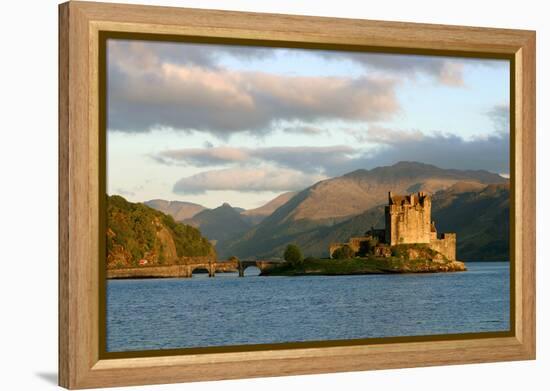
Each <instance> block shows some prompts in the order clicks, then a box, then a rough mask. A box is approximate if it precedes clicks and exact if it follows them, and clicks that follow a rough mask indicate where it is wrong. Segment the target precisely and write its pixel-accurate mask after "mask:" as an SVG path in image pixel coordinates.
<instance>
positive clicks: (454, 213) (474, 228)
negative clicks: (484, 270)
mask: <svg viewBox="0 0 550 391" xmlns="http://www.w3.org/2000/svg"><path fill="white" fill-rule="evenodd" d="M432 219H433V220H435V222H436V225H437V229H438V231H439V232H456V234H457V248H456V251H457V256H458V257H459V259H464V260H476V261H495V260H508V259H509V254H510V237H509V235H510V185H509V184H508V183H505V184H495V185H489V186H486V187H484V188H481V189H479V188H477V189H472V188H471V187H470V188H469V189H465V188H463V187H462V188H457V186H453V187H451V188H449V189H447V190H444V191H440V192H438V193H436V194H435V195H434V196H433V202H432Z"/></svg>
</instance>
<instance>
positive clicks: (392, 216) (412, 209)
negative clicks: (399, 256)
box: [386, 197, 432, 246]
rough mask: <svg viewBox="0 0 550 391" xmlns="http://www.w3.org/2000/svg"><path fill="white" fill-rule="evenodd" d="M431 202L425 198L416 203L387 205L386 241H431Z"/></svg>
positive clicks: (390, 242)
mask: <svg viewBox="0 0 550 391" xmlns="http://www.w3.org/2000/svg"><path fill="white" fill-rule="evenodd" d="M431 209H432V208H431V202H430V199H429V198H427V197H426V198H425V199H424V200H423V202H422V203H416V204H414V205H388V206H386V243H388V244H390V245H392V246H394V245H396V244H401V243H405V244H406V243H429V242H430V239H431V236H432V235H431Z"/></svg>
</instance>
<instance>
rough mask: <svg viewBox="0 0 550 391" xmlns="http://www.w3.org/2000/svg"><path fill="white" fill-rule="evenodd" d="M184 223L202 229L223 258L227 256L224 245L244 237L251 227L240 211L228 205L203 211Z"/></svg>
mask: <svg viewBox="0 0 550 391" xmlns="http://www.w3.org/2000/svg"><path fill="white" fill-rule="evenodd" d="M184 222H185V223H186V224H189V225H191V226H193V227H196V228H198V229H200V231H201V232H202V234H203V235H205V236H206V237H207V238H208V239H209V240H211V241H212V242H213V243H215V245H216V250H217V252H218V254H219V256H220V257H221V258H223V257H224V256H225V255H226V254H225V252H224V251H223V248H224V247H223V246H224V243H225V242H226V241H227V240H229V239H232V238H234V237H236V236H240V235H242V234H243V233H244V232H246V231H248V230H249V229H250V227H251V225H250V224H249V223H248V222H246V221H245V220H244V219H243V217H242V216H241V214H240V212H239V210H236V209H235V208H233V207H232V206H231V205H229V204H228V203H224V204H223V205H221V206H219V207H217V208H215V209H206V210H203V211H202V212H199V213H197V214H196V215H195V216H193V218H191V219H187V220H185V221H184Z"/></svg>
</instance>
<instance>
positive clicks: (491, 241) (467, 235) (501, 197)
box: [240, 182, 510, 261]
mask: <svg viewBox="0 0 550 391" xmlns="http://www.w3.org/2000/svg"><path fill="white" fill-rule="evenodd" d="M509 199H510V191H509V184H507V183H504V184H493V185H483V184H479V183H475V182H473V183H472V182H458V183H456V184H455V185H453V186H451V187H450V188H448V189H446V190H442V191H439V192H437V193H436V194H434V195H433V198H432V219H433V220H434V221H435V222H436V226H437V229H438V232H456V234H457V257H458V259H460V260H466V261H472V260H476V261H491V260H507V259H509V213H510V207H509ZM384 226H385V223H384V206H382V205H379V206H376V207H374V208H371V209H369V210H367V211H365V212H363V213H361V214H360V215H357V216H355V217H352V218H351V219H348V220H346V221H343V222H341V223H338V224H335V225H333V226H330V227H328V226H322V227H318V228H314V229H312V230H309V231H306V232H302V233H298V234H294V235H289V236H287V237H281V238H279V240H277V239H272V240H271V241H264V242H263V244H265V245H268V246H270V247H269V250H267V251H265V250H264V252H263V256H266V257H280V254H282V252H283V251H284V248H285V247H286V245H287V244H288V243H289V242H292V243H296V244H297V245H298V246H299V247H300V248H301V249H302V252H303V253H304V254H306V255H308V256H314V257H326V256H328V246H329V245H330V243H334V242H346V241H347V240H348V239H349V238H350V237H352V236H361V235H363V234H364V233H365V231H367V230H369V229H370V228H371V227H375V228H383V227H384ZM254 249H255V250H257V251H259V253H260V254H262V250H261V248H260V246H258V247H255V248H254ZM240 255H241V256H243V255H242V254H240Z"/></svg>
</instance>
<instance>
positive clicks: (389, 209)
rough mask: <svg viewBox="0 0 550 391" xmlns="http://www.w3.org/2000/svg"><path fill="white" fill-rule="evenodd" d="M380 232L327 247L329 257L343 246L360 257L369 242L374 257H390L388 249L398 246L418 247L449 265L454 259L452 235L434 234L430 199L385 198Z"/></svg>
mask: <svg viewBox="0 0 550 391" xmlns="http://www.w3.org/2000/svg"><path fill="white" fill-rule="evenodd" d="M385 218H386V219H385V220H386V221H385V223H386V227H385V228H384V229H374V228H372V229H371V230H369V231H367V232H366V233H365V236H358V237H352V238H350V239H349V241H348V242H347V243H331V244H330V246H329V255H330V257H331V258H332V254H333V253H334V251H336V250H337V249H339V248H342V247H343V246H349V247H350V248H351V249H352V250H353V252H355V253H356V254H360V253H361V251H362V249H363V248H366V247H368V246H369V243H371V242H372V240H373V239H375V240H376V241H378V245H376V246H375V248H374V254H375V255H377V256H381V255H382V256H390V255H391V246H395V245H398V244H415V243H421V244H425V245H427V246H428V247H429V248H431V249H432V250H435V251H437V252H439V253H441V254H442V255H444V256H445V258H447V259H448V260H450V261H454V260H455V259H456V233H454V232H448V233H442V234H438V233H437V229H436V227H435V222H434V221H432V220H431V218H432V198H431V197H430V196H429V195H428V194H426V193H424V192H418V193H416V194H407V195H394V194H393V193H392V192H391V191H390V192H389V194H388V205H386V206H385Z"/></svg>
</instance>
